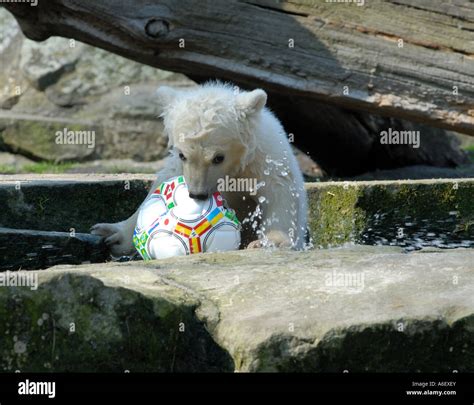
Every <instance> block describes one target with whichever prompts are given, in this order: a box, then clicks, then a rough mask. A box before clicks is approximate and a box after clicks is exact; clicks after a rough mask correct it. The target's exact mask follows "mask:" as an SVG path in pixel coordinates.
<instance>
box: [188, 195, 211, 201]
mask: <svg viewBox="0 0 474 405" xmlns="http://www.w3.org/2000/svg"><path fill="white" fill-rule="evenodd" d="M189 197H191V198H192V199H193V200H207V198H208V195H207V194H193V193H189Z"/></svg>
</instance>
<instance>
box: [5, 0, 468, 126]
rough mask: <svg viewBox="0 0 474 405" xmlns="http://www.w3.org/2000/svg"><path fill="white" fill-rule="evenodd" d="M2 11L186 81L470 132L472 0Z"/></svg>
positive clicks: (80, 4)
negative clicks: (228, 84)
mask: <svg viewBox="0 0 474 405" xmlns="http://www.w3.org/2000/svg"><path fill="white" fill-rule="evenodd" d="M357 3H359V4H362V3H364V5H363V6H360V5H358V4H357ZM3 6H4V7H6V8H7V9H8V10H10V11H11V12H12V13H13V14H14V15H15V16H16V18H17V19H18V21H19V22H20V24H21V27H22V29H23V31H24V32H25V34H26V35H27V36H28V37H29V38H32V39H36V40H44V39H46V38H48V37H49V36H51V35H60V36H65V37H71V38H76V39H78V40H81V41H83V42H86V43H89V44H92V45H94V46H98V47H102V48H104V49H107V50H109V51H112V52H115V53H118V54H120V55H123V56H126V57H128V58H131V59H134V60H136V61H139V62H143V63H146V64H149V65H152V66H156V67H159V68H163V69H168V70H172V71H177V72H182V73H185V74H188V75H190V76H195V77H202V78H204V77H217V78H221V79H224V80H230V81H233V82H234V83H236V84H238V85H242V86H248V87H257V86H260V87H263V88H265V89H267V90H269V91H272V92H276V93H280V94H285V95H291V96H295V97H298V96H302V97H305V98H309V99H314V100H319V101H323V102H325V103H330V104H334V105H337V106H342V107H345V108H350V109H360V110H365V111H368V112H372V113H376V114H382V115H387V116H393V117H398V118H403V119H408V120H414V121H419V122H424V123H429V124H430V125H433V126H438V127H442V128H448V129H452V130H456V131H459V132H464V133H466V134H470V135H474V5H473V3H472V2H471V1H469V0H453V1H450V2H449V3H447V2H446V1H444V0H416V1H414V0H364V1H363V0H353V2H349V1H348V2H347V3H336V2H334V3H331V2H326V1H325V0H281V1H278V0H277V1H275V0H246V1H244V0H241V1H236V0H234V1H228V0H214V1H210V0H204V1H197V0H180V1H175V0H162V1H159V2H157V1H150V0H133V1H132V0H129V1H120V2H117V1H114V0H101V1H100V2H97V1H95V0H81V1H78V0H48V1H41V0H40V1H39V3H38V6H37V7H31V6H30V5H29V4H27V3H4V4H3Z"/></svg>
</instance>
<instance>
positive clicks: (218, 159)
mask: <svg viewBox="0 0 474 405" xmlns="http://www.w3.org/2000/svg"><path fill="white" fill-rule="evenodd" d="M223 161H224V155H217V156H215V157H214V159H212V163H213V164H215V165H218V164H219V163H222V162H223Z"/></svg>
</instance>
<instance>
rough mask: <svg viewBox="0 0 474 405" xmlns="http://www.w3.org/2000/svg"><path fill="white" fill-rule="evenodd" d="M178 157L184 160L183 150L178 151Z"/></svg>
mask: <svg viewBox="0 0 474 405" xmlns="http://www.w3.org/2000/svg"><path fill="white" fill-rule="evenodd" d="M179 158H180V159H181V160H182V161H183V162H184V161H185V160H186V156H184V155H183V152H179Z"/></svg>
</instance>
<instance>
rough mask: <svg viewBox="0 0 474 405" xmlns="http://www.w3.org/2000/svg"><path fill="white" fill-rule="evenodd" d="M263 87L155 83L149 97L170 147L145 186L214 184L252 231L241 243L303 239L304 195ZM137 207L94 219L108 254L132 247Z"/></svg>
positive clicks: (201, 188) (201, 193) (194, 190)
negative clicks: (178, 181) (123, 215)
mask: <svg viewBox="0 0 474 405" xmlns="http://www.w3.org/2000/svg"><path fill="white" fill-rule="evenodd" d="M266 101H267V94H266V93H265V92H264V91H263V90H260V89H257V90H253V91H250V92H247V91H242V90H239V89H238V88H237V87H233V86H231V85H229V84H223V83H220V82H213V83H207V84H204V85H202V86H199V87H196V88H192V89H186V90H175V89H172V88H170V87H160V88H159V89H158V91H157V103H158V105H159V110H160V112H161V117H162V118H163V122H164V129H165V133H166V135H167V136H168V139H169V148H170V155H169V156H168V157H167V158H166V162H165V165H164V168H163V169H162V170H160V171H159V172H158V173H157V179H156V181H155V183H154V185H153V187H152V189H151V191H153V190H155V189H156V187H158V185H159V184H160V183H161V182H163V181H165V180H167V179H169V178H171V177H174V176H178V175H184V177H185V179H186V182H187V184H188V188H189V194H190V197H191V198H195V199H206V198H207V197H208V196H209V195H210V194H211V193H213V192H214V191H216V190H218V191H220V192H221V193H222V194H223V196H224V198H225V199H226V201H227V203H228V205H229V206H230V207H231V208H233V209H234V210H235V211H236V213H237V216H238V218H239V219H240V221H241V222H242V223H243V224H244V226H246V227H247V228H248V230H249V231H250V233H251V234H253V239H254V240H252V241H251V242H250V243H249V244H248V245H247V247H248V248H257V247H265V246H275V247H292V248H296V249H301V248H303V247H304V244H305V235H306V227H307V200H306V192H305V189H304V182H303V176H302V174H301V171H300V169H299V166H298V163H297V161H296V158H295V157H294V155H293V152H292V150H291V147H290V144H289V142H288V138H287V136H286V133H285V131H284V129H283V127H282V125H281V123H280V122H279V120H278V119H277V118H276V117H275V115H273V114H272V113H271V112H270V111H269V110H268V109H267V108H266V107H265V104H266ZM137 216H138V210H137V212H135V214H133V215H132V216H131V217H130V218H128V219H127V220H125V221H122V222H119V223H116V224H103V223H102V224H96V225H94V226H93V227H92V228H91V232H92V233H93V234H96V235H101V236H103V237H104V238H105V242H106V243H107V244H108V245H110V248H111V253H112V254H113V255H114V256H121V255H128V254H130V253H132V252H133V251H134V247H133V244H132V236H133V230H134V228H135V225H136V220H137Z"/></svg>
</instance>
